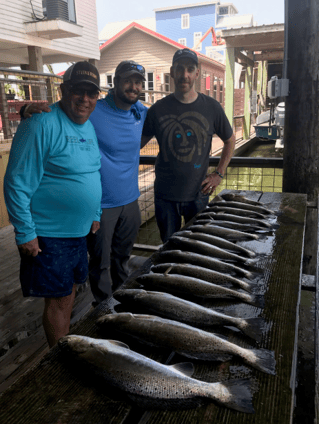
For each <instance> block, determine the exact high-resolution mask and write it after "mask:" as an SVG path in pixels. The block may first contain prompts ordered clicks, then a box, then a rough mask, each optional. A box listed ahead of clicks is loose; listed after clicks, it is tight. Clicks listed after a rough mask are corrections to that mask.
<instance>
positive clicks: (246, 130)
mask: <svg viewBox="0 0 319 424" xmlns="http://www.w3.org/2000/svg"><path fill="white" fill-rule="evenodd" d="M252 70H253V68H252V67H251V66H249V65H247V68H246V73H245V105H244V115H245V117H244V140H248V138H249V137H250V122H251V114H250V112H251V111H250V103H251V86H252Z"/></svg>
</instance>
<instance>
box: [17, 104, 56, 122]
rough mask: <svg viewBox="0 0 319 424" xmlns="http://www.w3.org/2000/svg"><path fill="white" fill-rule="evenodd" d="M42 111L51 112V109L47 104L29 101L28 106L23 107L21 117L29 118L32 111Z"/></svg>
mask: <svg viewBox="0 0 319 424" xmlns="http://www.w3.org/2000/svg"><path fill="white" fill-rule="evenodd" d="M42 112H51V109H50V108H49V106H48V105H47V104H44V103H41V104H38V103H30V104H28V106H27V107H26V108H25V109H24V112H23V117H24V118H31V116H32V115H33V114H34V113H42Z"/></svg>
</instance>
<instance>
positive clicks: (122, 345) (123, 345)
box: [108, 340, 130, 349]
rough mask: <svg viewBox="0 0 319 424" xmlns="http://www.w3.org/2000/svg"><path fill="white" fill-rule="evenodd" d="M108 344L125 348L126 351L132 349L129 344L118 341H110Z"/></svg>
mask: <svg viewBox="0 0 319 424" xmlns="http://www.w3.org/2000/svg"><path fill="white" fill-rule="evenodd" d="M108 342H109V343H111V344H113V345H115V346H119V347H123V348H124V349H130V347H129V346H128V345H127V344H125V343H123V342H120V341H118V340H108Z"/></svg>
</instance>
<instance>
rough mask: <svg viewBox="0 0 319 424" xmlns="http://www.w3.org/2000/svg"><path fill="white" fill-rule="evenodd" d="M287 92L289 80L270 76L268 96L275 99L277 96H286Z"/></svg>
mask: <svg viewBox="0 0 319 424" xmlns="http://www.w3.org/2000/svg"><path fill="white" fill-rule="evenodd" d="M288 94H289V80H288V79H278V78H277V77H271V79H270V81H268V97H269V98H270V99H276V98H277V97H286V96H288Z"/></svg>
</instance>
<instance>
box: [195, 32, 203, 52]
mask: <svg viewBox="0 0 319 424" xmlns="http://www.w3.org/2000/svg"><path fill="white" fill-rule="evenodd" d="M201 38H202V33H201V32H194V48H195V50H196V51H199V52H200V51H201V50H202V43H200V44H198V42H199V41H200V39H201Z"/></svg>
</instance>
